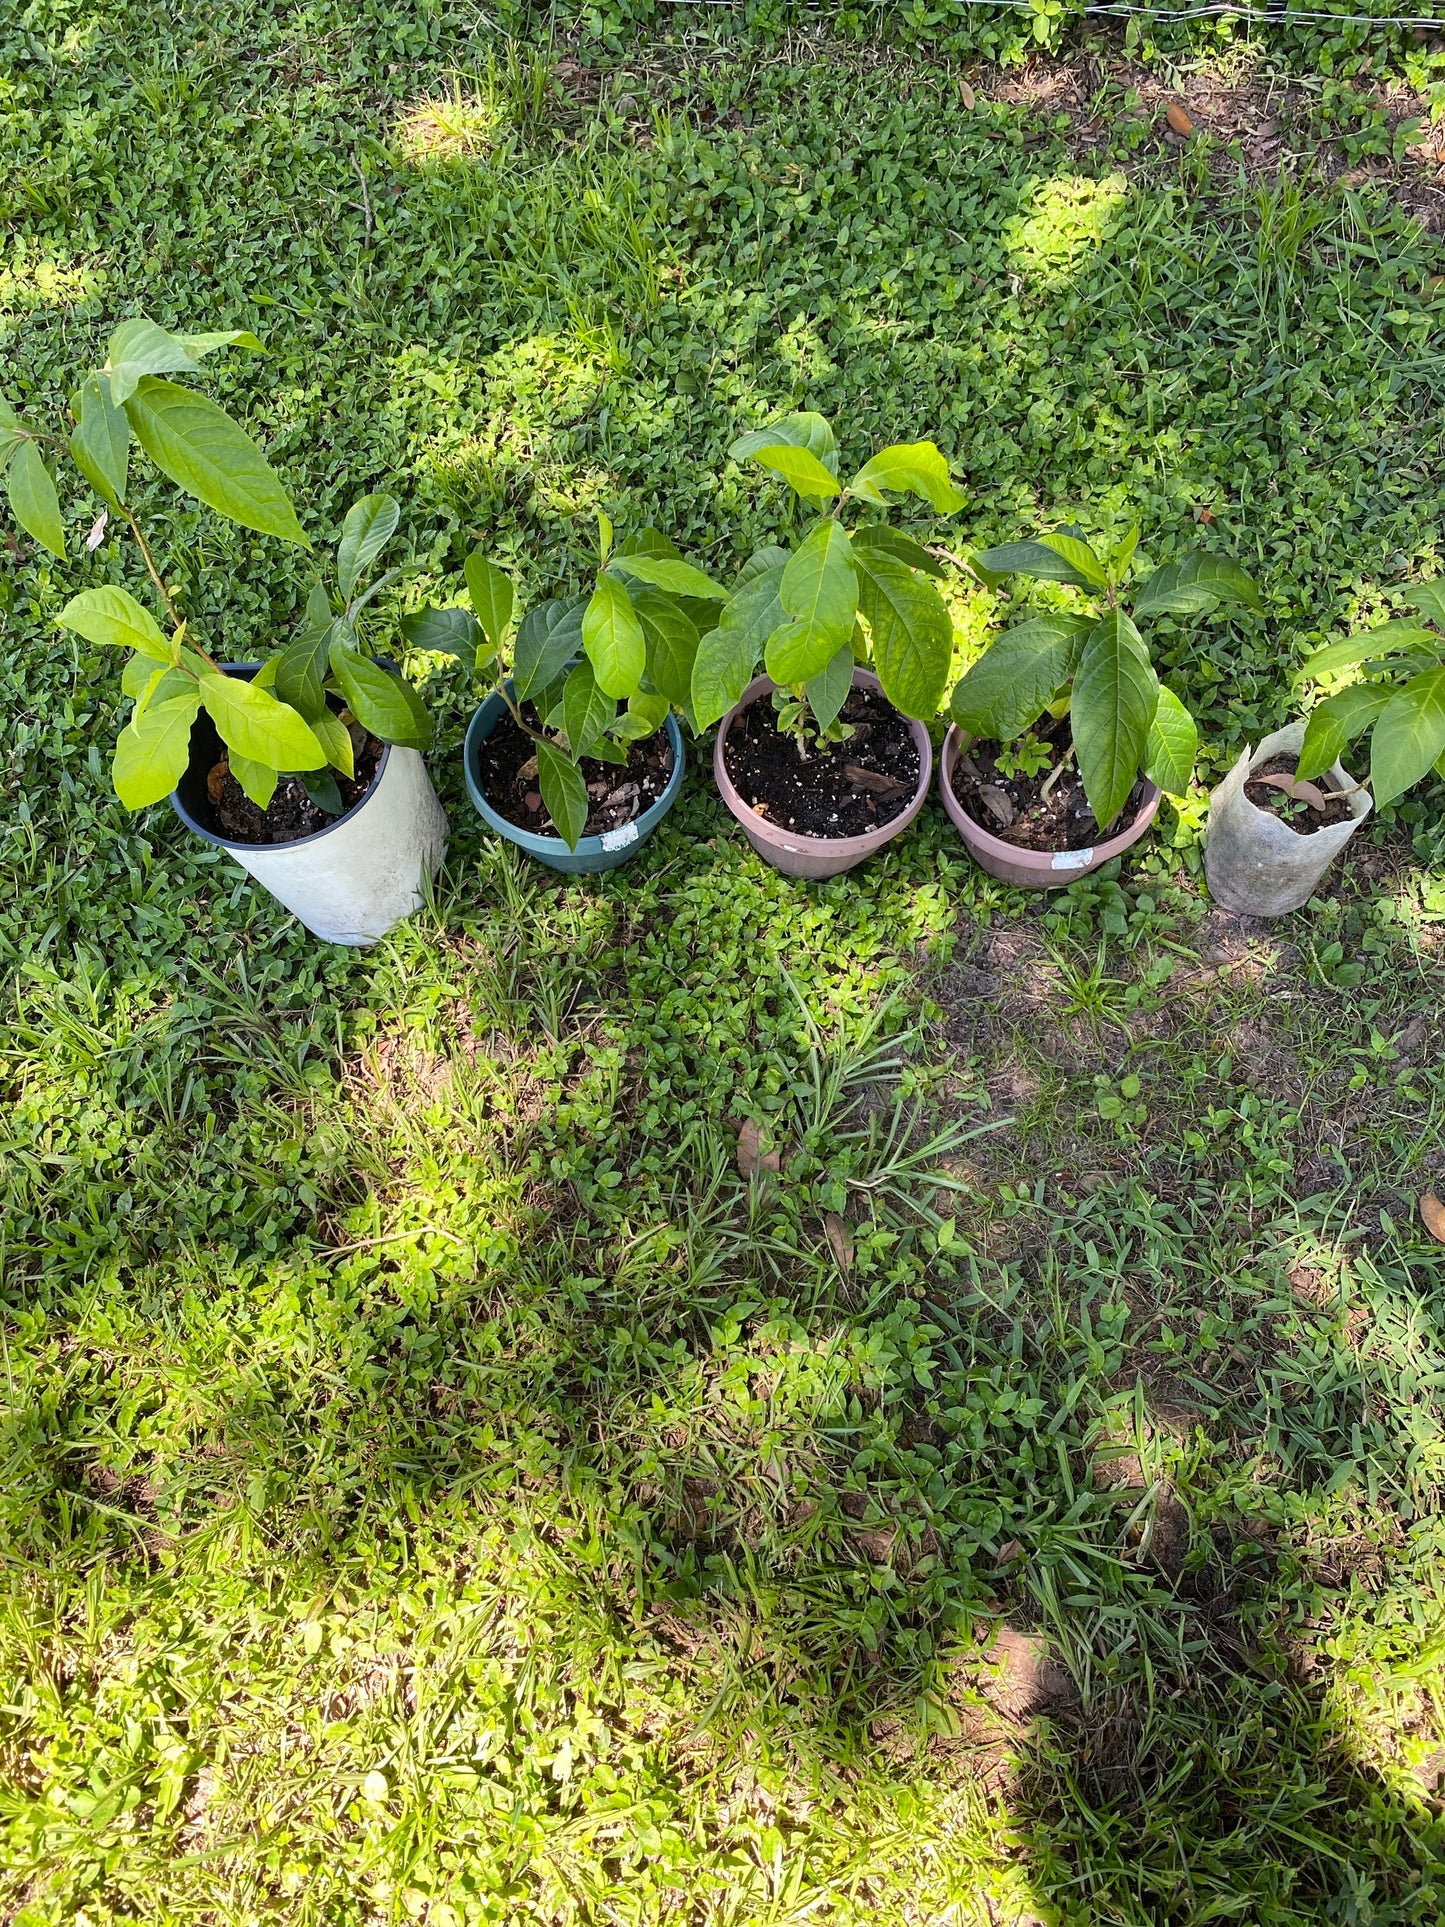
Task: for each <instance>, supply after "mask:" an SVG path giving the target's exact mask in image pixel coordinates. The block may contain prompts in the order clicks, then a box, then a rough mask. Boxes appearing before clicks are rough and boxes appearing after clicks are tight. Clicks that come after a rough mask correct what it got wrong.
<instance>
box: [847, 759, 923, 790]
mask: <svg viewBox="0 0 1445 1927" xmlns="http://www.w3.org/2000/svg"><path fill="white" fill-rule="evenodd" d="M843 774H844V775H845V776H846V777H847V779H848V781H849V782H850V783H853V784H856V786H857V787H858V788H859V789H860V790H872V792H873V794H874V795H875V796H894V795H896V794H897V793H898V791H899V790H906V789H907V788H908V785H907V784H906V783H900V782H899V780H898V778H897V777H896V776H885V775H884V774H883V772H882V771H881V770H876V769H864V768H862V766H861V765H860V764H858V763H845V764H844V765H843Z"/></svg>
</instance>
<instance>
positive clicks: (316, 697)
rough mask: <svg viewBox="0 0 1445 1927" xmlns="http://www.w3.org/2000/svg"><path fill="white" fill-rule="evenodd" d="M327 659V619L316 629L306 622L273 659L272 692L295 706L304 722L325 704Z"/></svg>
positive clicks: (328, 651) (328, 637)
mask: <svg viewBox="0 0 1445 1927" xmlns="http://www.w3.org/2000/svg"><path fill="white" fill-rule="evenodd" d="M339 620H340V619H339V618H338V621H339ZM347 633H349V631H348V632H347ZM330 659H331V624H330V623H329V622H328V623H327V625H326V627H325V628H324V629H322V630H320V631H319V632H318V631H317V630H315V629H314V628H311V627H310V626H308V628H307V630H306V631H305V633H304V634H302V635H300V636H298V637H297V639H296V641H295V642H292V643H288V644H287V646H286V647H285V648H284V649H283V650H282V651H281V653H280V655H279V656H278V657H277V659H276V694H277V695H278V696H279V697H280V698H281V700H282V702H284V703H290V705H291V707H292V708H293V709H297V710H299V711H300V712H301V714H302V715H303V716H304V717H305V718H306V720H307V722H308V723H314V722H315V720H316V718H317V716H318V715H320V713H321V711H322V710H323V709H325V707H326V670H327V665H328V663H329V662H330Z"/></svg>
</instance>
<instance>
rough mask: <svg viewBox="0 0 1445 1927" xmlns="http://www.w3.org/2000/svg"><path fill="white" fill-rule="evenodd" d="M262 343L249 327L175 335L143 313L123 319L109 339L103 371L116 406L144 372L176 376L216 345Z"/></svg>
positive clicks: (136, 384)
mask: <svg viewBox="0 0 1445 1927" xmlns="http://www.w3.org/2000/svg"><path fill="white" fill-rule="evenodd" d="M260 347H261V343H260V342H259V341H258V340H257V339H256V337H255V335H253V334H252V333H251V332H250V330H249V329H247V328H236V329H232V330H230V331H228V332H225V333H220V334H201V335H173V334H171V333H169V332H168V330H166V329H165V328H162V327H161V326H160V324H159V323H158V322H155V321H149V320H147V319H146V317H145V316H144V315H141V316H139V317H138V318H137V319H136V320H134V321H123V322H122V323H121V324H120V326H119V327H118V328H117V329H116V331H115V333H114V334H113V335H112V336H111V338H110V347H109V349H108V351H107V353H106V358H105V367H104V369H103V370H102V372H103V373H104V374H105V375H106V376H107V377H108V379H109V382H110V392H111V399H112V400H113V402H114V403H115V406H116V407H117V408H120V407H122V406H123V405H124V404H125V403H126V402H128V401H129V400H130V398H131V396H132V395H133V394H134V393H135V391H136V388H137V387H138V386H139V383H140V381H141V378H142V376H144V375H174V374H180V373H183V372H184V371H185V370H186V369H188V368H194V367H195V366H196V365H197V363H198V362H199V361H200V360H201V358H202V357H203V356H204V355H208V354H210V353H211V352H212V350H213V349H216V348H256V349H259V348H260Z"/></svg>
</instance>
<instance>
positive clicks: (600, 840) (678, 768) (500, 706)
mask: <svg viewBox="0 0 1445 1927" xmlns="http://www.w3.org/2000/svg"><path fill="white" fill-rule="evenodd" d="M511 687H512V685H511V684H510V683H508V685H507V688H508V690H509V691H510V690H511ZM506 713H507V705H506V704H505V703H504V702H503V701H502V699H501V697H500V696H488V698H487V700H486V701H485V702H484V703H483V704H482V706H481V708H480V709H479V710H478V711H477V713H476V715H475V716H473V718H472V720H471V722H470V723H469V724H468V725H467V740H466V744H465V746H464V747H463V750H462V759H463V767H464V768H465V770H466V776H467V790H468V793H469V794H470V796H471V799H472V801H473V803H475V804H476V806H477V814H478V816H480V817H481V818H482V820H483V822H484V823H486V824H487V826H488V827H489V828H490V829H493V830H495V831H496V832H497V835H498V836H504V837H506V839H507V841H508V842H509V843H515V844H516V845H517V847H518V849H521V850H525V851H526V852H527V854H528V856H534V857H536V858H537V860H538V862H540V863H545V864H548V865H549V866H550V867H551V868H552V869H554V870H562V871H564V872H565V873H566V874H567V875H568V876H590V875H593V874H595V873H596V872H597V871H599V870H615V869H616V868H617V866H618V865H619V864H620V863H626V861H627V859H628V858H629V857H630V856H633V855H635V853H636V852H637V851H638V850H640V849H641V848H642V846H643V844H644V843H645V842H646V841H647V839H648V837H650V836H651V835H652V832H653V831H654V830H655V829H656V828H657V826H658V824H659V823H660V822H661V821H662V819H663V817H665V816H666V815H667V812H668V811H669V810H670V809H671V808H672V806H673V804H674V803H675V802H676V801H677V793H678V791H679V790H680V789H681V788H682V776H683V769H684V761H683V753H682V731H681V730H680V729H679V728H678V726H677V718H676V716H674V715H673V714H672V713H671V712H670V711H669V713H668V717H667V720H666V722H665V723H664V724H663V728H664V729H665V730H666V731H667V740H668V742H669V744H670V745H671V746H672V774H671V776H669V777H668V779H667V788H666V789H665V790H664V791H663V792H662V794H661V796H659V797H658V799H657V801H656V802H655V803H654V804H653V805H652V807H651V808H650V809H646V810H644V811H643V813H642V815H641V816H638V817H634V818H633V820H632V822H630V823H623V824H620V825H619V826H618V828H617V829H615V830H605V831H604V832H603V833H602V835H601V836H584V837H583V838H582V841H581V842H580V843H579V844H578V845H577V848H576V849H575V850H569V849H568V848H567V845H566V844H565V843H564V842H563V841H562V839H561V837H560V836H538V835H537V834H536V833H535V832H534V831H532V830H524V829H522V827H521V826H520V824H517V823H513V822H510V821H509V820H508V819H507V818H506V817H505V816H502V815H500V814H499V813H498V812H497V811H496V810H494V809H493V808H492V806H491V804H490V803H489V802H488V801H487V799H486V796H485V795H484V794H483V791H482V786H481V783H480V782H479V780H478V777H477V759H478V757H479V755H480V753H481V747H482V744H483V743H484V742H485V741H486V740H487V738H488V737H489V736H490V735H491V733H492V731H493V730H494V729H495V728H496V726H497V724H498V723H499V722H500V721H501V719H502V717H503V716H504V715H505V714H506Z"/></svg>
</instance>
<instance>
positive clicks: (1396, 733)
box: [1296, 580, 1445, 807]
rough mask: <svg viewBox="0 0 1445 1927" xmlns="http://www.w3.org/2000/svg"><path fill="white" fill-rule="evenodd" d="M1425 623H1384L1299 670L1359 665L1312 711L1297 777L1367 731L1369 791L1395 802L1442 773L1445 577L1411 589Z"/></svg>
mask: <svg viewBox="0 0 1445 1927" xmlns="http://www.w3.org/2000/svg"><path fill="white" fill-rule="evenodd" d="M1405 600H1406V602H1407V603H1408V604H1409V605H1410V607H1411V608H1413V609H1418V610H1419V611H1420V614H1421V617H1422V618H1423V620H1421V621H1415V622H1412V621H1410V620H1408V619H1406V620H1404V621H1396V622H1386V623H1383V624H1382V625H1381V626H1380V627H1379V628H1377V629H1367V630H1366V631H1365V632H1364V634H1363V635H1358V636H1351V637H1349V638H1348V639H1347V640H1346V641H1344V642H1332V643H1328V644H1327V645H1326V646H1325V647H1324V648H1323V649H1317V650H1316V651H1315V653H1314V654H1313V655H1312V656H1311V657H1310V658H1309V660H1308V661H1307V662H1306V663H1305V664H1304V666H1303V667H1302V668H1301V670H1300V672H1299V678H1298V679H1299V680H1300V681H1309V682H1320V681H1322V680H1325V679H1327V678H1331V679H1332V678H1333V677H1335V676H1336V675H1337V674H1338V673H1339V672H1341V671H1347V670H1351V669H1358V670H1359V671H1360V677H1359V680H1357V681H1355V682H1352V683H1350V684H1348V685H1347V686H1346V687H1345V688H1343V689H1340V690H1336V691H1335V693H1334V694H1333V695H1329V696H1326V697H1325V698H1324V700H1323V701H1322V702H1319V703H1317V704H1316V705H1315V707H1314V708H1313V709H1312V710H1311V711H1310V714H1309V721H1308V723H1307V724H1306V726H1305V736H1304V743H1303V744H1302V746H1301V748H1300V756H1299V768H1298V770H1297V772H1296V775H1297V777H1299V778H1303V779H1305V780H1306V781H1308V780H1309V779H1310V778H1312V777H1315V776H1320V775H1323V773H1324V772H1325V771H1326V770H1327V769H1329V767H1330V766H1331V764H1333V763H1335V762H1338V760H1339V758H1340V757H1341V756H1342V755H1343V753H1344V751H1345V749H1346V748H1347V747H1348V745H1349V744H1350V743H1352V742H1354V741H1355V740H1356V739H1357V738H1358V737H1360V736H1363V735H1364V734H1365V733H1366V732H1367V731H1369V732H1371V734H1370V788H1371V791H1372V793H1373V795H1374V799H1375V803H1376V806H1377V807H1378V806H1379V805H1381V804H1384V803H1392V802H1393V801H1394V800H1395V798H1396V797H1397V796H1402V795H1403V794H1404V792H1405V791H1406V790H1408V789H1411V788H1412V787H1413V786H1414V785H1415V784H1416V783H1418V782H1419V781H1420V779H1421V777H1422V776H1426V775H1428V774H1429V772H1430V771H1431V770H1432V769H1433V770H1435V771H1436V773H1437V774H1438V775H1440V776H1445V635H1442V633H1441V631H1442V630H1445V580H1442V581H1438V582H1422V583H1420V584H1419V585H1418V586H1417V587H1415V588H1413V589H1407V590H1406V592H1405Z"/></svg>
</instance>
